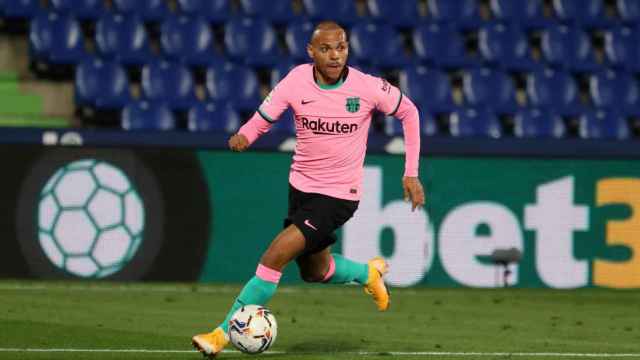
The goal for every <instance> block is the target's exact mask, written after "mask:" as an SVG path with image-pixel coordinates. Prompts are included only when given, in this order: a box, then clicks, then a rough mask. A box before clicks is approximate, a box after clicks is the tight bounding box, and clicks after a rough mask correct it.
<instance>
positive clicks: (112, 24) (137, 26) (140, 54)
mask: <svg viewBox="0 0 640 360" xmlns="http://www.w3.org/2000/svg"><path fill="white" fill-rule="evenodd" d="M96 45H97V48H98V52H99V53H100V55H101V56H103V57H105V58H109V59H115V60H116V61H118V62H120V63H122V64H124V65H142V64H145V63H147V62H149V61H152V60H153V58H154V54H153V52H152V51H151V47H150V45H149V36H148V34H147V31H146V30H145V27H144V23H143V22H142V20H140V19H139V18H138V17H137V16H135V15H121V14H109V15H105V16H104V17H102V18H100V20H98V22H97V23H96Z"/></svg>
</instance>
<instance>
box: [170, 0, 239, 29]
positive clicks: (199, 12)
mask: <svg viewBox="0 0 640 360" xmlns="http://www.w3.org/2000/svg"><path fill="white" fill-rule="evenodd" d="M178 7H179V8H180V11H182V12H183V13H184V14H186V15H189V16H201V17H204V18H205V19H206V20H207V21H209V22H211V23H215V24H221V23H223V22H225V21H227V20H229V18H230V17H231V5H230V1H229V0H178Z"/></svg>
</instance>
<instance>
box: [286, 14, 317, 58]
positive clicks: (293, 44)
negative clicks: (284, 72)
mask: <svg viewBox="0 0 640 360" xmlns="http://www.w3.org/2000/svg"><path fill="white" fill-rule="evenodd" d="M313 29H314V26H313V23H312V22H310V21H295V22H292V23H290V24H289V26H287V30H286V32H285V41H286V43H287V49H288V50H289V55H290V56H291V57H292V58H293V59H295V60H297V61H309V60H310V59H309V55H307V44H308V43H309V41H310V40H311V35H312V34H313Z"/></svg>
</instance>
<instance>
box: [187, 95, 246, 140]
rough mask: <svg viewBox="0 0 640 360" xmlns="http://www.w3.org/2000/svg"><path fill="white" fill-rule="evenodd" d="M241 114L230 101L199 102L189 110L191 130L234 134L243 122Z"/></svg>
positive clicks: (189, 126)
mask: <svg viewBox="0 0 640 360" xmlns="http://www.w3.org/2000/svg"><path fill="white" fill-rule="evenodd" d="M241 123H242V122H241V119H240V115H238V113H237V112H236V111H235V110H234V109H233V108H232V107H231V105H230V104H229V103H228V102H224V101H209V102H206V103H199V104H197V105H195V106H194V107H192V108H191V110H189V115H188V120H187V128H188V129H189V131H215V132H225V133H228V134H233V133H235V132H237V131H238V129H239V128H240V124H241Z"/></svg>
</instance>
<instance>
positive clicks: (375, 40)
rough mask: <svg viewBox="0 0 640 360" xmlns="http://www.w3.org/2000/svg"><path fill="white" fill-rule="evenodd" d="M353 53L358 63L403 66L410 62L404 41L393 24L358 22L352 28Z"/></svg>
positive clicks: (351, 44)
mask: <svg viewBox="0 0 640 360" xmlns="http://www.w3.org/2000/svg"><path fill="white" fill-rule="evenodd" d="M349 41H350V46H351V53H350V55H351V56H352V57H353V60H355V61H356V62H358V63H362V64H370V65H375V66H379V67H387V68H389V67H394V68H395V67H401V66H404V65H406V64H408V63H409V57H408V56H407V54H405V52H404V46H403V41H402V37H401V35H400V33H398V32H397V31H396V30H395V29H394V28H392V27H391V25H387V24H375V23H372V22H366V23H358V24H356V25H354V26H353V28H352V29H351V35H350V38H349Z"/></svg>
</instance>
